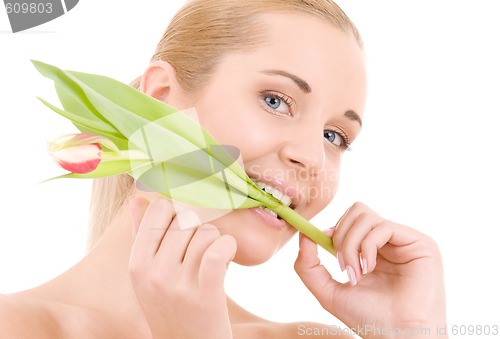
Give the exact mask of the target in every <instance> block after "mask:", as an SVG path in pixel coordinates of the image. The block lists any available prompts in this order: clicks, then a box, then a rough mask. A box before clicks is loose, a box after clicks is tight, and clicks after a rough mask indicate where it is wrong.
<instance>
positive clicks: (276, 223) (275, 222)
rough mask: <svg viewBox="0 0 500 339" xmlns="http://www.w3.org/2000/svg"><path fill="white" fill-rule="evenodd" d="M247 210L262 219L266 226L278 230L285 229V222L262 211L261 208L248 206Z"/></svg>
mask: <svg viewBox="0 0 500 339" xmlns="http://www.w3.org/2000/svg"><path fill="white" fill-rule="evenodd" d="M249 211H250V212H251V213H252V214H254V215H255V216H256V217H257V218H259V219H260V220H261V221H263V222H264V223H265V224H266V225H267V226H269V227H271V228H274V229H276V230H278V231H281V230H283V229H285V227H286V225H287V223H286V221H285V220H283V219H278V218H276V217H274V216H272V215H271V214H269V213H268V212H266V211H264V210H263V209H262V208H259V207H255V208H250V209H249Z"/></svg>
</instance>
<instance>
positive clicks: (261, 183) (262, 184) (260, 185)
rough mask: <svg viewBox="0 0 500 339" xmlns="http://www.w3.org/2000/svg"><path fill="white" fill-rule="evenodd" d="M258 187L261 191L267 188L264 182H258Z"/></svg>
mask: <svg viewBox="0 0 500 339" xmlns="http://www.w3.org/2000/svg"><path fill="white" fill-rule="evenodd" d="M257 187H258V188H260V189H263V188H264V187H266V184H264V183H263V182H260V181H257Z"/></svg>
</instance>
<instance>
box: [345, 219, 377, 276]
mask: <svg viewBox="0 0 500 339" xmlns="http://www.w3.org/2000/svg"><path fill="white" fill-rule="evenodd" d="M379 222H380V220H379V217H378V216H377V215H375V214H373V213H369V212H363V213H361V214H360V215H359V216H358V217H357V218H356V219H355V220H354V221H353V222H352V225H351V227H350V228H349V231H348V232H347V234H346V235H345V238H344V240H343V243H342V245H341V248H340V249H339V250H340V251H341V254H342V258H343V261H344V265H345V267H346V270H347V275H348V277H349V281H350V282H351V284H352V285H356V283H357V282H358V281H359V280H360V278H361V275H362V271H363V267H362V266H361V264H360V262H362V259H361V260H360V252H361V244H362V242H363V240H364V239H365V238H366V236H367V235H368V234H369V233H370V232H371V231H372V230H373V229H374V228H375V227H376V226H377V223H379Z"/></svg>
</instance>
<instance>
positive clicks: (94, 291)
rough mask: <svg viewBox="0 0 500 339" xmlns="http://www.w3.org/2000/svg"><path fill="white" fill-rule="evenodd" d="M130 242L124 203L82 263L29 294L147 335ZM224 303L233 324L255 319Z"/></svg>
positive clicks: (128, 218) (126, 209) (130, 226)
mask: <svg viewBox="0 0 500 339" xmlns="http://www.w3.org/2000/svg"><path fill="white" fill-rule="evenodd" d="M133 241H134V239H133V233H132V223H131V218H130V216H129V206H128V200H127V201H126V202H125V203H124V204H123V206H122V207H121V208H120V209H119V211H118V213H117V215H116V216H115V218H114V219H113V222H112V223H111V224H110V225H109V227H108V228H107V230H106V232H105V234H104V235H103V236H102V238H101V239H100V240H99V242H98V243H97V245H96V246H95V247H94V248H93V249H92V250H91V251H90V252H89V253H88V254H87V255H86V256H85V258H84V259H82V260H81V261H80V262H79V263H78V264H76V265H75V266H74V267H72V268H71V269H70V270H68V271H67V272H65V273H63V274H62V275H60V276H58V277H57V278H55V279H53V280H52V281H50V282H48V283H47V284H44V285H42V286H40V287H38V288H36V289H33V290H32V291H33V292H34V293H35V294H37V295H38V296H41V297H42V298H44V299H47V300H51V301H53V302H58V303H62V304H65V305H74V306H76V307H77V308H78V309H81V310H92V312H94V311H95V312H97V313H98V314H97V317H96V316H94V317H91V318H92V319H98V320H97V321H105V319H110V321H109V322H108V325H109V326H110V327H112V325H111V322H116V323H117V324H118V325H119V326H120V327H123V324H128V325H129V327H130V329H129V332H128V333H131V332H130V331H135V332H136V333H149V327H148V326H147V322H146V319H145V318H144V315H143V313H142V310H141V308H140V305H139V303H138V301H137V299H136V296H135V292H134V290H133V287H132V284H131V282H130V278H129V270H128V264H129V258H130V252H131V249H132V244H133ZM227 302H228V310H229V314H230V318H231V322H232V323H241V322H245V321H246V320H248V319H252V320H253V319H257V318H256V317H255V316H253V315H251V314H250V313H248V312H247V311H245V310H243V309H242V308H241V307H239V306H238V305H237V304H235V303H234V302H233V301H232V300H230V299H229V298H228V299H227ZM94 321H96V320H94ZM141 337H147V335H145V336H142V335H141Z"/></svg>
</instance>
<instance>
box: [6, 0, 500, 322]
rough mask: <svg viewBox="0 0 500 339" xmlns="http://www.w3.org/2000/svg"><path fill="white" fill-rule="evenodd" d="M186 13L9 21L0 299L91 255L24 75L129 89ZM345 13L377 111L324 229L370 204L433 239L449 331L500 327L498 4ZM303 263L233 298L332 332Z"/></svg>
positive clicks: (355, 4)
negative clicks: (83, 77) (55, 73)
mask: <svg viewBox="0 0 500 339" xmlns="http://www.w3.org/2000/svg"><path fill="white" fill-rule="evenodd" d="M182 3H183V2H182V1H177V0H176V1H172V0H169V1H165V0H163V1H159V0H158V1H153V0H147V1H141V2H138V1H135V2H132V1H130V2H125V1H117V0H113V1H99V0H83V1H80V3H79V4H78V5H77V6H76V7H75V8H74V9H73V10H72V11H70V12H69V13H68V14H66V15H65V16H63V17H60V18H58V19H56V20H54V21H52V22H49V23H46V24H44V25H42V26H39V27H36V28H33V29H31V30H28V31H26V32H24V33H17V34H12V33H10V26H9V24H8V21H7V16H6V14H5V11H4V10H3V8H0V31H1V32H0V75H1V82H0V114H1V115H0V117H1V119H2V120H1V121H2V123H1V132H0V145H1V151H2V153H1V154H2V157H1V159H0V161H1V166H0V175H1V178H2V186H1V187H2V190H1V194H2V196H3V198H2V202H1V203H0V218H1V219H0V293H10V292H15V291H20V290H23V289H26V288H29V287H33V286H36V285H38V284H40V283H43V282H45V281H47V280H49V279H51V278H52V277H55V276H56V275H58V274H59V273H61V272H63V271H65V270H66V269H67V268H69V267H71V266H72V265H73V264H75V263H76V262H77V261H78V260H79V259H80V258H81V257H82V255H83V254H84V244H85V236H86V227H87V217H88V203H89V193H90V186H91V182H90V181H77V180H73V181H71V180H60V181H52V182H48V183H43V184H41V183H40V182H41V181H43V180H44V179H47V178H49V177H52V176H55V175H58V174H60V173H61V171H60V170H59V168H57V167H56V166H55V165H54V164H53V163H52V162H51V160H50V158H49V157H48V156H47V154H46V150H45V147H46V142H47V141H48V140H50V139H52V138H54V137H56V136H59V135H61V134H65V133H69V132H73V131H75V129H74V127H73V126H72V125H71V124H70V123H69V122H68V121H66V120H65V119H63V118H61V117H59V116H57V115H56V114H54V113H52V112H51V111H49V110H48V109H46V108H45V107H44V106H43V105H42V104H41V103H39V102H38V101H37V100H36V99H35V96H40V97H43V98H45V99H47V100H48V101H50V102H53V103H57V98H56V97H55V93H54V91H53V88H52V84H51V82H49V81H48V80H46V79H45V78H43V77H42V76H41V75H39V74H38V73H37V72H36V70H35V69H34V67H32V65H31V63H30V62H29V59H37V60H41V61H44V62H47V63H51V64H54V65H57V66H59V67H62V68H66V69H73V70H78V71H83V72H91V73H98V74H103V75H107V76H110V77H113V78H116V79H118V80H121V81H123V82H129V81H130V80H131V79H133V78H135V77H136V76H137V75H139V74H141V72H142V71H143V70H144V68H145V67H146V65H147V63H148V61H149V58H150V56H151V55H152V53H153V51H154V48H155V46H156V43H157V41H158V40H159V38H160V36H161V34H162V32H163V30H164V28H165V27H166V25H167V23H168V21H169V19H170V18H171V16H172V15H173V14H174V12H175V11H176V10H177V9H178V8H179V7H180V6H181V5H182ZM338 3H339V4H340V5H341V7H342V8H343V9H344V10H345V11H346V12H347V14H348V15H349V16H350V17H351V19H352V20H353V21H354V22H355V23H356V24H357V25H358V28H359V29H360V31H361V33H362V35H363V38H364V40H365V45H366V53H367V64H368V72H369V98H368V105H367V110H366V114H365V126H364V128H363V132H362V134H361V136H360V137H359V139H358V140H357V141H356V142H355V144H354V145H353V148H354V151H353V152H351V153H347V154H346V155H345V157H344V158H345V160H344V164H343V173H342V181H341V186H340V189H339V192H338V195H337V197H336V198H335V199H334V202H333V203H332V205H331V206H330V207H329V208H328V210H327V211H325V212H324V213H322V214H321V215H320V216H318V217H317V218H315V219H314V223H315V224H316V225H317V226H318V227H320V228H327V227H330V226H332V225H333V224H335V222H336V221H337V219H338V218H339V217H340V216H341V214H342V213H343V212H344V210H345V209H346V208H347V207H348V206H349V205H350V204H352V203H353V202H355V201H357V200H360V201H363V202H365V203H366V204H368V205H369V206H371V207H372V208H374V209H375V210H376V211H378V212H379V213H380V214H382V215H383V216H385V217H387V218H389V219H392V220H394V221H397V222H400V223H404V224H407V225H411V226H412V227H415V228H417V229H419V230H421V231H423V232H425V233H427V234H429V235H431V236H432V237H434V238H435V239H436V240H437V242H438V243H439V244H440V247H441V250H442V254H443V258H444V264H445V274H446V288H447V301H448V320H449V325H450V326H451V325H462V324H464V325H468V324H472V325H481V324H482V325H485V324H490V325H493V324H497V325H500V319H499V318H498V305H499V302H500V300H499V293H498V288H499V287H498V286H500V279H499V278H498V277H499V275H498V273H497V270H498V268H499V265H498V259H499V255H498V247H499V246H498V243H499V238H498V236H499V233H500V232H499V231H498V229H499V227H500V216H499V210H500V198H499V196H498V192H499V190H500V180H499V176H498V173H500V165H499V161H498V158H499V150H498V148H499V146H500V142H499V139H498V137H497V131H498V126H499V125H498V123H499V119H498V117H499V115H500V103H499V97H500V95H499V94H500V93H499V92H500V80H499V79H500V65H499V61H500V51H499V48H498V46H499V43H498V41H499V35H500V20H498V13H499V11H498V5H497V1H496V0H479V1H474V2H471V1H456V0H455V1H451V0H447V1H445V0H437V1H436V0H433V1H430V0H425V1H396V0H378V1H368V0H364V1H361V0H358V1H352V0H351V1H347V0H342V1H338ZM296 251H297V238H294V239H293V240H292V241H291V243H290V244H289V245H287V246H286V248H285V249H284V250H283V251H282V252H280V253H279V254H278V255H277V256H276V257H275V258H273V259H272V260H271V261H270V262H269V263H266V264H264V265H261V266H258V267H252V268H245V267H239V266H237V265H232V266H233V267H232V269H230V272H229V273H228V277H227V281H226V286H227V291H228V294H229V295H230V296H232V297H233V298H234V299H236V300H237V301H238V302H240V303H241V304H242V305H243V306H244V307H246V308H248V309H249V310H250V311H253V312H255V313H257V314H258V315H260V316H263V317H265V318H268V319H271V320H276V321H298V320H311V321H317V322H323V323H326V324H335V323H336V321H335V320H334V319H333V317H332V316H331V315H330V314H328V313H327V312H325V311H324V310H322V308H321V307H320V306H319V304H318V303H317V302H316V301H315V299H314V298H313V297H312V295H310V294H309V292H308V291H307V290H306V289H305V288H304V287H303V286H302V284H301V282H300V280H299V279H298V277H297V276H296V275H295V273H294V271H293V268H292V266H293V261H294V259H295V256H296ZM324 260H325V262H326V263H327V265H328V266H329V267H330V268H331V269H332V271H333V272H334V274H335V275H336V276H337V277H338V278H339V279H345V277H343V276H342V275H340V274H339V273H338V269H337V264H336V261H335V260H334V259H333V258H331V257H330V256H328V255H324ZM360 307H363V305H360Z"/></svg>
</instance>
